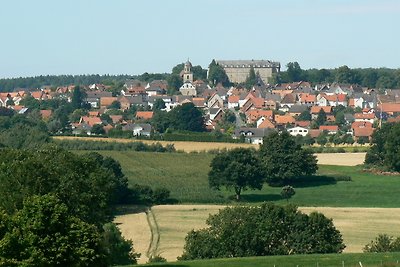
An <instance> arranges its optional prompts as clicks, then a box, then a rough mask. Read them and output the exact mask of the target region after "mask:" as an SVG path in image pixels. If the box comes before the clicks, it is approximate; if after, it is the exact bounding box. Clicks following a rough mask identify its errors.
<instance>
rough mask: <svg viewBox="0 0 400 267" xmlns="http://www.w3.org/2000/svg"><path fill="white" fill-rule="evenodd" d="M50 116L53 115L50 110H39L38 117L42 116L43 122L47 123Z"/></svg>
mask: <svg viewBox="0 0 400 267" xmlns="http://www.w3.org/2000/svg"><path fill="white" fill-rule="evenodd" d="M52 114H53V111H52V110H51V109H43V110H40V115H41V116H42V119H43V120H45V121H48V120H49V119H50V117H51V115H52Z"/></svg>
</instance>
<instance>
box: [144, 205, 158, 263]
mask: <svg viewBox="0 0 400 267" xmlns="http://www.w3.org/2000/svg"><path fill="white" fill-rule="evenodd" d="M146 218H147V223H148V224H149V228H150V234H151V238H150V244H149V248H148V249H147V252H146V256H147V257H148V258H149V259H150V258H152V257H154V256H157V250H158V246H159V244H160V230H159V229H158V224H157V221H156V218H155V216H154V213H153V212H152V210H151V208H149V209H148V210H147V211H146Z"/></svg>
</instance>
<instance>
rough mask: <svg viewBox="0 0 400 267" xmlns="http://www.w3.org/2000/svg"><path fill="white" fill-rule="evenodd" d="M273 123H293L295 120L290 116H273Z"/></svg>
mask: <svg viewBox="0 0 400 267" xmlns="http://www.w3.org/2000/svg"><path fill="white" fill-rule="evenodd" d="M275 122H276V123H277V124H287V123H295V122H296V120H295V118H293V117H292V116H290V115H275Z"/></svg>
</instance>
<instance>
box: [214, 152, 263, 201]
mask: <svg viewBox="0 0 400 267" xmlns="http://www.w3.org/2000/svg"><path fill="white" fill-rule="evenodd" d="M210 166H211V170H210V172H209V174H208V182H209V185H210V187H211V188H214V189H218V190H219V189H220V187H222V186H223V187H226V188H227V189H233V190H234V191H235V194H236V199H237V200H239V199H240V194H241V192H242V191H243V190H246V189H247V188H251V189H261V188H262V186H263V183H264V173H263V170H262V166H261V164H260V160H259V159H258V157H257V155H256V152H255V151H254V150H252V149H246V148H236V149H232V150H230V151H226V152H222V153H220V154H218V155H216V156H215V157H214V159H213V160H212V162H211V165H210Z"/></svg>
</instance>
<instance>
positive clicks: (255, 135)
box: [235, 127, 275, 144]
mask: <svg viewBox="0 0 400 267" xmlns="http://www.w3.org/2000/svg"><path fill="white" fill-rule="evenodd" d="M274 131H275V130H274V129H269V128H246V127H242V128H238V129H236V130H235V138H236V139H239V138H244V140H245V142H246V143H250V144H262V143H263V138H264V137H265V136H267V135H268V134H270V133H272V132H274Z"/></svg>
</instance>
